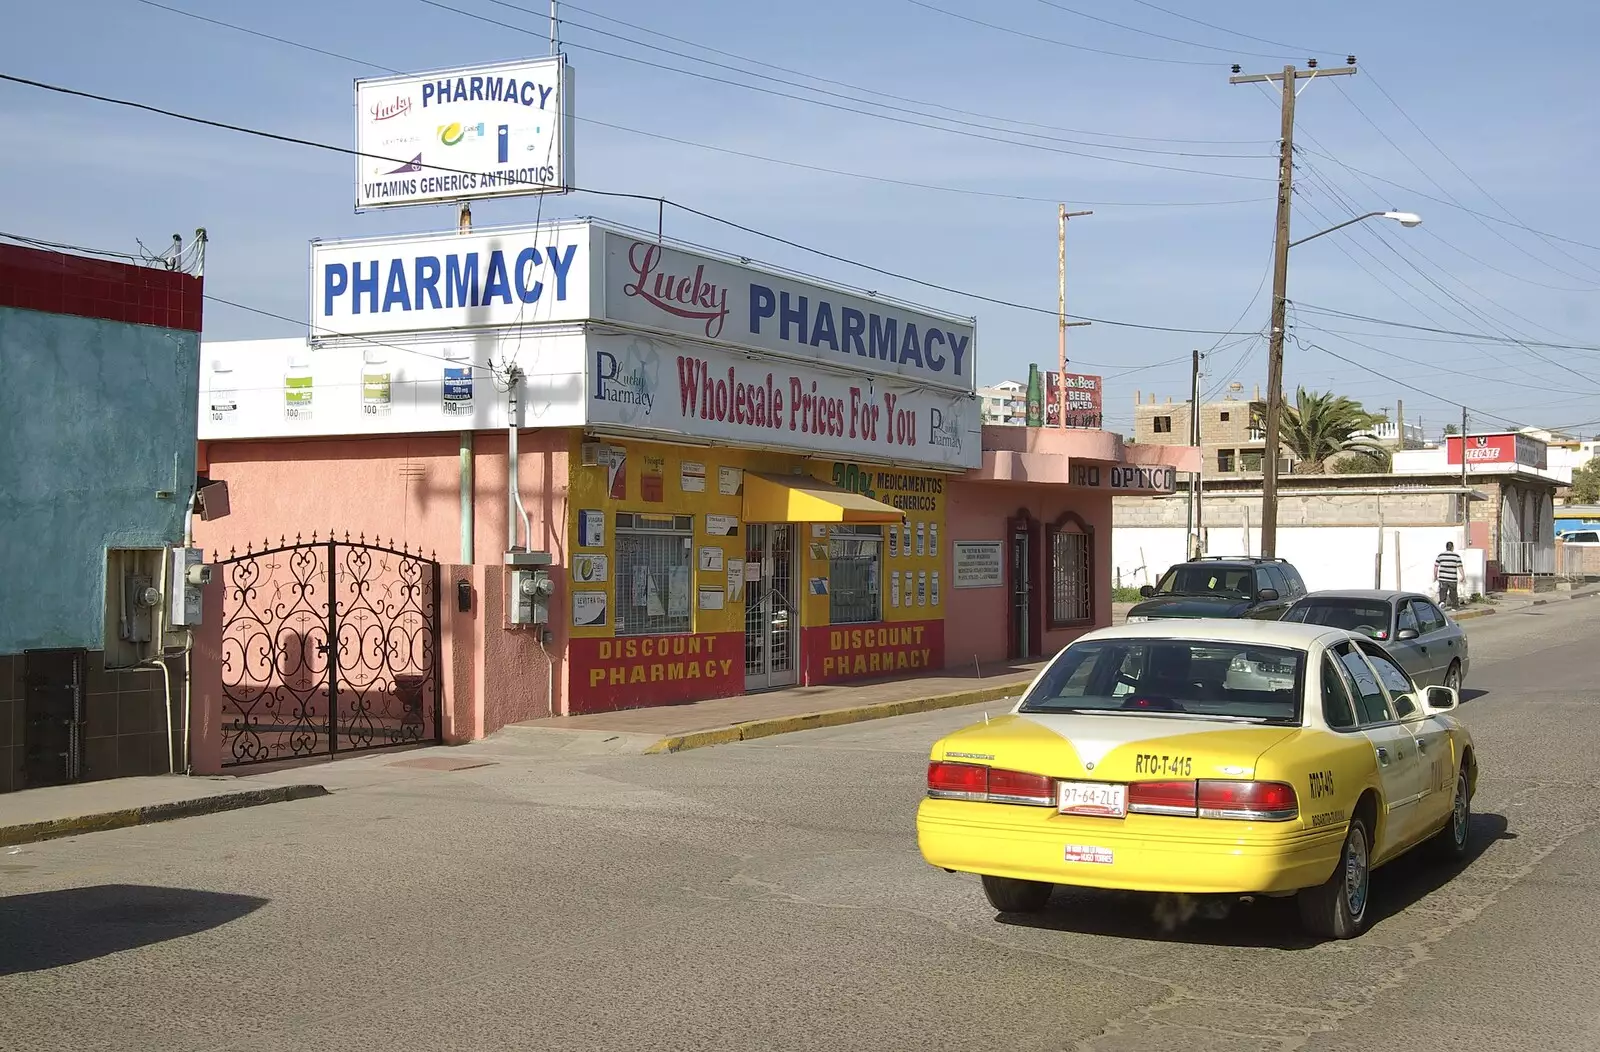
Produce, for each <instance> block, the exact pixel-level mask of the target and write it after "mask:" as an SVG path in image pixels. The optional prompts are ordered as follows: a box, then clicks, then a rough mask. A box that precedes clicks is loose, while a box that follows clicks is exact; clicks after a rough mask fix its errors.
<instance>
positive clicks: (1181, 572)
mask: <svg viewBox="0 0 1600 1052" xmlns="http://www.w3.org/2000/svg"><path fill="white" fill-rule="evenodd" d="M1139 594H1140V595H1142V596H1144V602H1142V603H1139V604H1138V605H1136V606H1134V608H1133V609H1131V610H1129V611H1128V620H1129V621H1149V620H1151V619H1153V618H1165V617H1254V618H1260V619H1262V620H1265V621H1276V620H1277V619H1278V618H1280V617H1282V616H1283V612H1284V611H1285V610H1287V609H1288V608H1289V604H1290V603H1292V602H1294V601H1295V600H1296V599H1298V598H1300V597H1301V596H1303V595H1305V594H1306V584H1305V581H1303V580H1301V579H1300V571H1298V570H1296V569H1295V568H1294V567H1293V566H1292V565H1290V564H1289V563H1288V562H1286V561H1284V560H1283V559H1257V558H1252V557H1249V556H1239V557H1233V558H1226V557H1224V558H1215V557H1209V556H1208V557H1206V558H1204V559H1196V560H1194V561H1193V562H1187V563H1179V564H1178V565H1176V566H1173V567H1171V568H1169V569H1168V570H1167V572H1166V573H1164V574H1162V575H1161V580H1160V581H1158V582H1157V583H1156V585H1155V587H1154V588H1152V587H1151V586H1149V585H1145V586H1144V587H1143V588H1141V589H1139Z"/></svg>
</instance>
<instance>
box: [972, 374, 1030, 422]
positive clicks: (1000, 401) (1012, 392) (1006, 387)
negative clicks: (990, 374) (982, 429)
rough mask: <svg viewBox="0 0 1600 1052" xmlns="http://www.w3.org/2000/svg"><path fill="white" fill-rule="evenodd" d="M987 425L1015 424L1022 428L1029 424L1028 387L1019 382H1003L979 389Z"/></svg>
mask: <svg viewBox="0 0 1600 1052" xmlns="http://www.w3.org/2000/svg"><path fill="white" fill-rule="evenodd" d="M978 400H979V404H980V405H981V406H982V411H983V422H984V423H985V424H1014V425H1016V426H1017V427H1022V426H1024V425H1026V424H1027V422H1028V385H1027V384H1025V383H1021V382H1019V381H1017V380H1001V381H1000V382H999V383H997V384H995V385H994V386H993V387H980V388H978Z"/></svg>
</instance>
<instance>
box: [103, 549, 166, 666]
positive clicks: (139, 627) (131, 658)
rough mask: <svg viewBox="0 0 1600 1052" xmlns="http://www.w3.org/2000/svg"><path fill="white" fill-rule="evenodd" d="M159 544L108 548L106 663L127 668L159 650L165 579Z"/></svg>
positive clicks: (161, 551)
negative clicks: (159, 621)
mask: <svg viewBox="0 0 1600 1052" xmlns="http://www.w3.org/2000/svg"><path fill="white" fill-rule="evenodd" d="M163 554H164V551H163V549H161V548H107V549H106V577H105V582H106V584H105V588H106V593H105V594H106V601H105V666H106V668H128V667H131V666H134V665H138V664H140V663H142V662H145V661H149V660H150V659H152V658H154V657H155V656H156V655H157V654H158V653H159V652H160V642H159V641H158V640H157V639H156V627H157V618H158V615H159V614H160V613H161V605H162V602H163V599H164V595H163V593H164V590H165V587H164V586H165V584H166V582H165V581H163V580H162V579H161V557H162V555H163Z"/></svg>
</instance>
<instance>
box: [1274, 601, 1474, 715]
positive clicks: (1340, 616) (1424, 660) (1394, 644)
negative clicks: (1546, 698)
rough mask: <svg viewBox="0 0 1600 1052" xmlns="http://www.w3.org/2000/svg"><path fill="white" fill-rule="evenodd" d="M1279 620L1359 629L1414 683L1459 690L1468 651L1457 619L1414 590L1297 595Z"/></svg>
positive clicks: (1348, 629)
mask: <svg viewBox="0 0 1600 1052" xmlns="http://www.w3.org/2000/svg"><path fill="white" fill-rule="evenodd" d="M1281 620H1284V621H1300V622H1303V623H1306V624H1313V625H1328V626H1330V627H1333V628H1343V629H1345V630H1346V631H1349V632H1360V633H1362V634H1364V635H1366V636H1369V637H1371V638H1372V639H1375V640H1377V641H1378V642H1379V643H1382V644H1383V647H1384V649H1385V650H1387V651H1388V652H1389V653H1390V654H1391V655H1393V656H1394V659H1395V660H1396V661H1397V662H1399V664H1400V666H1401V667H1402V668H1404V669H1405V670H1406V672H1407V673H1408V674H1409V675H1410V676H1411V678H1412V679H1413V680H1415V681H1416V683H1417V685H1418V686H1430V685H1433V684H1440V685H1443V686H1446V687H1450V688H1452V689H1454V690H1460V689H1461V685H1462V684H1463V683H1465V682H1466V679H1467V669H1468V667H1469V666H1470V665H1471V663H1472V662H1471V656H1470V655H1469V654H1468V652H1467V634H1466V633H1465V632H1463V631H1462V630H1461V625H1460V624H1458V623H1457V622H1455V621H1453V620H1451V618H1450V616H1449V615H1448V614H1446V613H1445V612H1444V611H1443V610H1440V609H1439V607H1438V604H1436V603H1434V602H1433V600H1431V599H1429V598H1428V597H1427V596H1425V595H1420V594H1418V593H1416V592H1392V591H1380V590H1377V589H1370V588H1352V589H1347V590H1346V589H1338V590H1332V591H1325V592H1312V593H1310V594H1309V595H1306V596H1302V597H1301V598H1300V599H1297V600H1296V601H1295V602H1294V604H1293V605H1291V606H1290V607H1289V609H1287V610H1285V611H1284V612H1283V617H1282V618H1281Z"/></svg>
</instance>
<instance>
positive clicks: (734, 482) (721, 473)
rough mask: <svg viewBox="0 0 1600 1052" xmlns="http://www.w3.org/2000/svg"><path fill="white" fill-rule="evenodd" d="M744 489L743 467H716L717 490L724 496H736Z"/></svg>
mask: <svg viewBox="0 0 1600 1052" xmlns="http://www.w3.org/2000/svg"><path fill="white" fill-rule="evenodd" d="M743 490H744V468H726V467H723V468H718V469H717V492H718V493H720V494H722V495H723V496H724V497H737V496H738V495H739V494H740V493H741V492H742V491H743Z"/></svg>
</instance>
